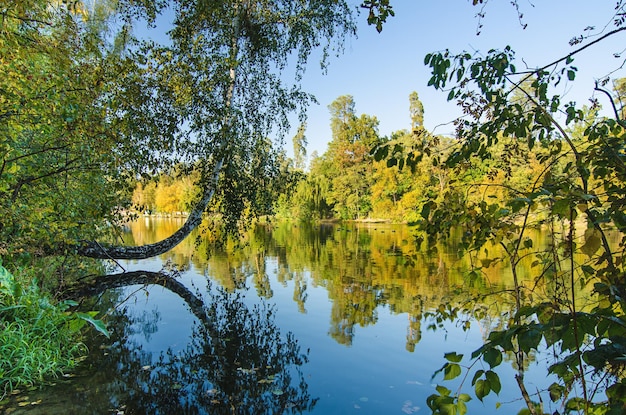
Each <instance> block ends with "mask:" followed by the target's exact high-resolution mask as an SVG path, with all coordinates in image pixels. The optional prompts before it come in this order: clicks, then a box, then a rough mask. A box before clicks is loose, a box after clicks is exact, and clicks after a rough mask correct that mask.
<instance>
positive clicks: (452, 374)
mask: <svg viewBox="0 0 626 415" xmlns="http://www.w3.org/2000/svg"><path fill="white" fill-rule="evenodd" d="M459 375H461V366H459V365H458V364H456V363H446V367H445V369H444V370H443V379H444V380H451V379H454V378H456V377H458V376H459Z"/></svg>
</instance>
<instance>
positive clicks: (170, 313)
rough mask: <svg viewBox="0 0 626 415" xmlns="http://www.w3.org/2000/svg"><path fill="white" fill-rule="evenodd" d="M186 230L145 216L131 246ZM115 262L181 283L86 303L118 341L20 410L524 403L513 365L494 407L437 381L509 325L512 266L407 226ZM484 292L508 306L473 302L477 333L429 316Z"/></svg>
mask: <svg viewBox="0 0 626 415" xmlns="http://www.w3.org/2000/svg"><path fill="white" fill-rule="evenodd" d="M181 223H182V220H181V219H155V218H149V217H145V218H143V217H142V218H140V219H139V220H138V221H137V222H135V223H132V224H131V225H130V226H129V227H128V229H127V232H126V234H125V235H124V238H125V239H126V241H127V242H128V243H134V244H144V243H149V242H154V241H156V240H159V239H162V238H164V237H166V236H168V235H169V234H171V233H173V232H174V231H175V230H176V229H177V228H178V227H179V226H180V225H181ZM473 260H476V259H473ZM120 265H121V266H122V267H124V269H125V270H126V271H129V272H130V271H151V272H154V271H159V270H163V269H165V270H168V271H170V272H174V273H175V275H177V277H176V279H175V280H172V281H159V280H148V279H146V278H144V277H142V275H141V273H139V274H131V275H134V276H135V277H134V279H129V280H128V281H126V282H125V284H129V285H126V286H122V287H118V288H114V289H109V290H104V291H102V292H99V293H98V295H97V296H96V297H95V299H94V304H93V305H91V306H90V307H91V308H92V309H98V310H101V311H102V312H103V313H106V315H105V316H104V317H103V319H104V320H105V321H106V323H107V325H108V328H109V330H110V331H111V338H110V339H106V338H105V337H104V336H102V335H99V334H98V335H94V336H93V338H90V339H89V341H88V344H87V345H88V347H89V348H90V354H89V356H88V358H87V359H86V360H85V361H84V362H83V363H82V364H81V366H80V368H79V370H78V371H77V372H76V374H75V375H74V376H73V377H68V378H63V379H59V380H58V381H57V382H56V383H55V385H53V386H49V387H46V388H44V389H43V390H33V391H30V392H28V393H25V394H22V395H19V398H18V399H19V400H20V401H21V402H22V405H23V406H20V407H17V406H16V405H11V410H10V412H11V413H15V414H19V413H29V414H43V413H46V414H56V413H58V414H61V413H63V414H72V413H75V414H86V413H87V414H88V413H93V414H105V413H113V414H143V413H154V414H157V413H158V414H179V413H180V414H183V413H187V414H279V413H303V414H357V415H359V414H412V413H430V409H429V408H428V407H427V405H426V399H427V397H428V396H429V395H430V394H432V393H434V392H435V387H436V385H438V384H440V385H444V386H446V387H447V388H448V389H450V390H452V392H453V393H454V392H456V390H457V388H458V387H459V385H460V383H461V381H463V380H464V385H463V390H464V391H465V392H467V393H470V394H471V395H472V396H473V399H472V400H471V401H470V402H469V403H468V409H469V413H481V414H491V413H517V411H518V410H519V409H521V408H522V407H523V402H522V400H521V396H520V393H519V390H518V388H517V385H516V383H515V380H514V374H515V371H514V369H513V367H512V365H513V362H512V361H510V362H505V363H504V364H503V365H502V366H500V367H499V369H498V373H499V374H500V377H501V380H502V390H501V392H500V394H499V396H495V395H490V396H488V397H487V398H485V399H484V402H481V401H479V400H478V399H476V397H475V396H474V395H473V388H472V386H471V375H470V376H469V378H467V379H464V376H465V371H464V372H463V375H461V376H460V377H458V378H456V379H454V380H451V381H444V380H443V375H442V374H441V373H439V374H437V375H436V376H435V377H434V378H433V374H434V373H435V372H436V371H437V370H438V369H440V368H441V367H442V365H443V364H444V363H445V362H446V361H445V359H444V354H445V353H447V352H453V351H455V352H457V353H463V354H465V356H466V358H465V359H464V360H463V362H462V363H463V364H465V363H468V357H469V355H470V354H471V352H472V351H474V350H475V349H477V348H479V347H480V346H481V345H482V342H483V338H485V336H486V335H488V333H489V329H490V328H492V327H498V326H499V324H501V322H502V320H503V319H506V318H508V314H507V312H508V311H509V310H510V309H511V305H510V304H509V301H511V300H512V298H510V297H509V296H508V295H507V294H506V292H505V291H506V289H510V288H511V287H512V279H511V278H512V277H511V275H510V270H508V269H507V268H506V266H505V265H504V264H503V263H495V264H491V266H490V267H488V268H484V269H483V272H482V273H481V274H477V273H470V272H469V270H470V258H469V257H459V256H458V254H457V252H456V247H455V246H443V245H441V246H430V247H427V246H425V244H422V245H421V246H419V244H418V243H417V242H416V234H415V232H414V230H412V229H411V228H410V227H408V226H405V225H388V224H373V223H372V224H345V223H344V224H321V225H296V224H287V223H277V224H265V225H259V226H256V227H254V228H253V229H251V230H250V231H248V232H246V233H245V235H243V236H242V237H241V240H240V241H238V242H237V243H235V242H229V243H226V244H225V245H224V246H221V247H216V246H215V245H214V244H213V243H211V241H210V240H209V238H207V237H198V234H194V235H192V236H190V237H189V238H188V239H186V240H185V241H183V242H182V243H181V244H180V245H179V246H177V247H176V248H175V249H174V250H172V251H171V252H169V253H167V254H165V255H162V256H161V257H159V258H154V259H149V260H143V261H122V262H120ZM528 268H529V269H530V266H529V267H528ZM114 272H120V269H119V268H118V269H116V270H115V271H114ZM526 277H527V278H530V277H531V276H526ZM487 289H489V290H492V291H494V292H500V294H497V295H496V294H494V296H492V297H488V298H489V301H488V302H486V303H485V304H474V305H473V307H474V308H476V309H477V308H484V310H485V314H484V316H483V318H481V320H480V321H478V322H477V321H475V320H472V321H471V324H470V322H468V321H467V320H468V317H467V315H465V314H463V313H462V312H459V314H458V315H457V316H456V318H455V319H453V320H452V321H450V320H446V319H442V318H440V317H441V313H435V311H436V310H438V309H440V310H442V311H455V310H454V304H455V301H456V300H455V299H459V301H460V300H461V299H466V298H469V297H471V296H473V295H478V294H480V293H482V292H484V291H485V290H487ZM448 306H449V307H450V308H449V309H447V308H446V307H448ZM546 355H549V353H546ZM549 362H550V360H549V356H544V355H543V354H537V355H536V356H535V359H534V361H532V362H529V363H528V365H529V366H528V372H527V374H526V376H527V377H526V380H527V387H528V389H529V390H531V391H534V390H537V388H539V389H541V388H544V387H546V386H547V385H549V384H550V383H551V381H552V380H551V379H546V373H547V372H546V365H547V364H549ZM474 369H476V368H474ZM499 405H502V406H501V408H500V409H499V410H498V409H496V407H497V406H499ZM7 413H9V412H7Z"/></svg>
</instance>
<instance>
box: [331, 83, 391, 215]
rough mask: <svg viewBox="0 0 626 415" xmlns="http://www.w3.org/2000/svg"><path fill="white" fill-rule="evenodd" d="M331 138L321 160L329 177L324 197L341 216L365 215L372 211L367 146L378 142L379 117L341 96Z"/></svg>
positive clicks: (335, 104)
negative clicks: (361, 110) (360, 110)
mask: <svg viewBox="0 0 626 415" xmlns="http://www.w3.org/2000/svg"><path fill="white" fill-rule="evenodd" d="M328 109H329V111H330V114H331V120H330V125H331V131H332V136H333V137H332V140H331V142H330V143H329V145H328V150H327V151H326V153H325V154H324V157H323V163H324V165H325V167H324V168H325V170H326V171H327V177H328V179H329V180H330V188H329V190H328V194H327V200H328V202H329V203H330V204H332V205H333V206H334V210H335V212H336V213H337V215H338V216H339V217H341V218H344V219H356V218H361V217H365V216H366V215H368V214H369V212H370V211H371V184H372V174H371V173H372V170H373V159H372V157H371V156H370V154H369V153H370V149H371V148H372V147H373V146H375V145H376V144H378V142H379V141H380V138H379V137H378V120H377V119H376V118H375V117H371V116H368V115H365V114H362V115H361V116H360V117H358V116H357V115H356V114H355V110H354V100H353V98H352V96H350V95H344V96H341V97H339V98H337V99H336V100H335V101H333V102H332V103H331V104H330V105H329V106H328Z"/></svg>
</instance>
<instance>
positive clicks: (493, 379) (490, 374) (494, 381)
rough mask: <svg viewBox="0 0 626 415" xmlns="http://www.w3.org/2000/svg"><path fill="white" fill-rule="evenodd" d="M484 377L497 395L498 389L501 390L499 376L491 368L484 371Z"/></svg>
mask: <svg viewBox="0 0 626 415" xmlns="http://www.w3.org/2000/svg"><path fill="white" fill-rule="evenodd" d="M485 378H486V379H487V380H488V381H489V384H490V385H491V390H492V391H494V392H495V393H496V395H498V394H499V393H500V390H502V384H501V383H500V377H499V376H498V374H497V373H496V372H494V371H492V370H488V371H487V372H485Z"/></svg>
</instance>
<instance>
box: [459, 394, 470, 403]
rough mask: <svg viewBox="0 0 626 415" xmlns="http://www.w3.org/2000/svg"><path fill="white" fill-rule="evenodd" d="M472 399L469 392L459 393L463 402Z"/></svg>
mask: <svg viewBox="0 0 626 415" xmlns="http://www.w3.org/2000/svg"><path fill="white" fill-rule="evenodd" d="M471 400H472V397H471V396H469V395H468V394H467V393H462V394H460V395H459V401H461V402H469V401H471Z"/></svg>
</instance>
